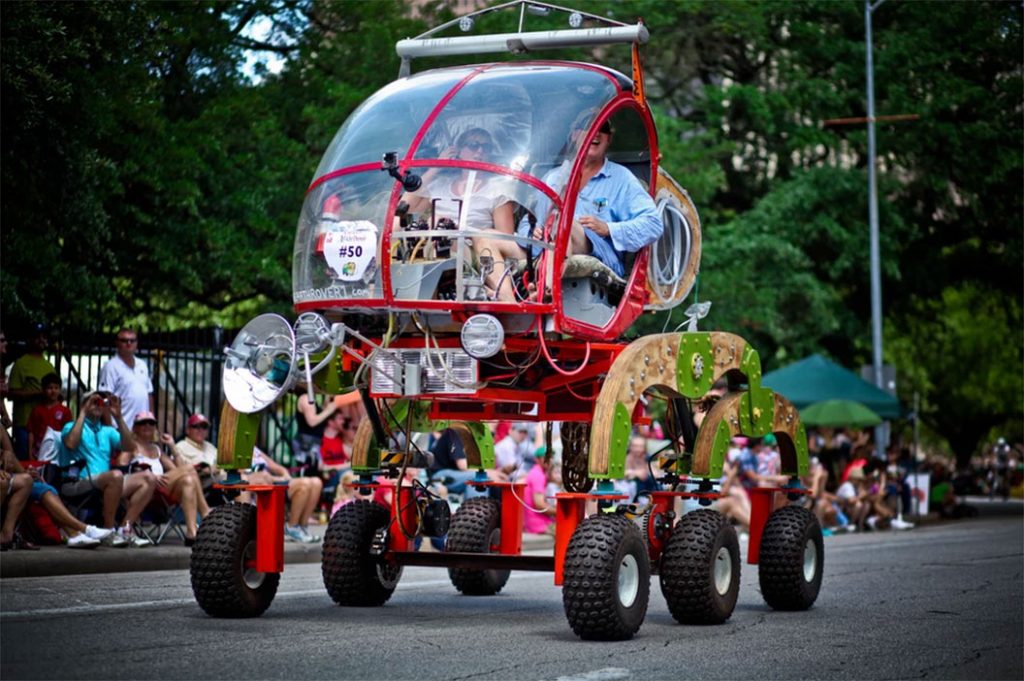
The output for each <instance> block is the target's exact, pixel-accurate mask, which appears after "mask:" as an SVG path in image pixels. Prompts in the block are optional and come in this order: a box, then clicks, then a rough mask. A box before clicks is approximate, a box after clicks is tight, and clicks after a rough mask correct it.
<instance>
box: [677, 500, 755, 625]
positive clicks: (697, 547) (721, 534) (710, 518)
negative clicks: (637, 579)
mask: <svg viewBox="0 0 1024 681" xmlns="http://www.w3.org/2000/svg"><path fill="white" fill-rule="evenodd" d="M660 579H661V593H662V594H663V595H664V596H665V601H666V602H667V603H668V609H669V612H671V613H672V616H673V617H674V618H676V621H677V622H679V623H680V624H721V623H722V622H725V621H726V620H727V619H729V616H730V615H732V611H733V610H734V609H735V608H736V598H737V597H738V596H739V593H740V545H739V541H738V540H737V539H736V530H734V529H733V528H732V525H730V524H729V521H728V520H726V518H725V516H723V515H722V514H721V513H719V512H718V511H712V510H710V509H699V510H696V511H692V512H690V513H687V514H686V515H684V516H683V517H682V518H681V519H680V520H679V522H678V523H677V524H676V526H675V529H674V530H673V531H672V536H671V537H670V538H669V540H668V543H667V544H666V545H665V550H664V552H662V554H661V576H660Z"/></svg>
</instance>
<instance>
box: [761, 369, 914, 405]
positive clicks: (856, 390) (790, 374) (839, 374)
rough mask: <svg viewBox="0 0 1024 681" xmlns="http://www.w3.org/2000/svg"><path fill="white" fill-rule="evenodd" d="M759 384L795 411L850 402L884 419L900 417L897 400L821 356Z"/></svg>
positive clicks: (768, 377) (776, 373)
mask: <svg viewBox="0 0 1024 681" xmlns="http://www.w3.org/2000/svg"><path fill="white" fill-rule="evenodd" d="M761 384H762V385H764V386H766V387H769V388H771V389H772V390H774V391H775V392H777V393H779V394H781V395H782V396H784V397H785V398H786V399H788V400H789V401H790V402H792V403H793V405H794V406H796V408H797V409H803V408H804V407H806V406H808V405H810V404H814V403H815V402H823V401H824V400H851V401H853V402H860V403H861V404H863V405H864V406H865V407H867V408H868V409H870V410H871V411H873V412H875V413H876V414H878V415H879V416H881V417H882V418H883V419H893V418H900V417H902V416H903V406H902V405H901V404H900V401H899V400H898V399H896V398H895V397H893V396H892V395H890V394H889V393H887V392H885V391H884V390H882V389H880V388H876V387H875V386H873V385H871V384H870V383H868V382H867V381H865V380H864V379H863V378H861V377H860V376H858V375H857V374H855V373H853V372H852V371H848V370H846V369H844V368H843V367H841V366H839V365H838V364H836V363H835V362H833V361H831V360H829V359H826V358H824V357H822V356H821V355H811V356H810V357H807V358H804V359H802V360H800V361H799V362H794V363H792V364H790V365H789V366H785V367H783V368H781V369H778V370H776V371H772V372H771V373H767V374H765V375H764V378H763V379H762V380H761Z"/></svg>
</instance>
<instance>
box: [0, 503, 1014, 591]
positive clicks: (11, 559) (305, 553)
mask: <svg viewBox="0 0 1024 681" xmlns="http://www.w3.org/2000/svg"><path fill="white" fill-rule="evenodd" d="M967 502H968V504H969V505H971V506H973V507H975V508H977V509H978V511H979V513H980V514H981V515H982V516H985V515H1005V514H1010V515H1021V514H1022V512H1024V502H1022V501H1021V500H1010V501H1008V502H1002V501H999V500H996V501H992V502H990V501H989V500H988V499H987V498H985V497H969V498H968V499H967ZM934 522H938V520H937V519H936V517H934V516H933V517H926V518H922V519H918V524H919V525H921V524H929V523H934ZM956 522H966V521H956ZM326 530H327V528H326V526H325V525H316V524H314V525H310V526H309V531H310V533H311V534H313V535H314V536H316V537H317V538H322V537H323V534H324V532H326ZM553 546H554V542H553V540H552V539H551V538H550V537H547V536H544V535H530V534H527V535H524V537H523V549H524V550H525V551H531V550H543V549H551V548H552V547H553ZM284 552H285V564H286V565H295V564H301V563H319V562H320V557H321V552H320V544H298V543H294V542H285V545H284ZM191 555H192V554H191V551H190V549H188V548H187V547H185V546H184V545H183V544H182V542H181V540H180V539H179V538H178V537H177V536H176V535H175V534H174V533H173V532H171V533H168V536H167V538H166V539H165V540H164V542H163V543H161V544H160V546H150V547H146V548H138V549H136V548H116V549H115V548H110V547H107V546H100V547H97V548H94V549H69V548H67V547H66V546H43V547H40V550H39V551H6V552H4V553H2V554H0V579H7V578H13V577H45V576H52V575H72V574H97V573H108V572H147V571H151V570H174V569H185V570H187V569H188V567H189V560H190V558H191Z"/></svg>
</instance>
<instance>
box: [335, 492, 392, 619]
mask: <svg viewBox="0 0 1024 681" xmlns="http://www.w3.org/2000/svg"><path fill="white" fill-rule="evenodd" d="M390 520H391V514H390V513H389V512H388V509H387V508H385V507H384V506H382V505H381V504H378V503H375V502H372V501H367V500H366V499H357V500H356V501H352V502H350V503H347V504H345V505H344V506H342V507H341V508H339V509H338V512H337V513H335V514H334V515H333V516H332V517H331V521H330V523H329V524H328V525H327V533H326V534H325V535H324V547H323V558H322V563H321V572H322V573H323V578H324V586H325V587H327V593H328V594H329V595H330V597H331V598H332V599H333V600H334V602H335V603H337V604H338V605H350V606H357V607H375V606H380V605H384V603H386V602H387V600H388V599H389V598H391V594H392V593H394V591H395V587H396V586H398V580H399V579H400V578H401V576H402V567H401V566H400V565H393V564H391V563H388V562H387V561H386V560H384V559H382V558H380V557H379V556H374V555H371V553H370V544H371V543H372V542H373V536H374V534H375V533H376V532H377V530H379V529H380V528H382V527H386V526H387V524H388V523H389V522H390Z"/></svg>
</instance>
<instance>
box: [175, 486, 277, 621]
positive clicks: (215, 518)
mask: <svg viewBox="0 0 1024 681" xmlns="http://www.w3.org/2000/svg"><path fill="white" fill-rule="evenodd" d="M282 541H283V538H282ZM255 559H256V508H255V507H253V506H252V505H250V504H225V505H223V506H218V507H217V508H215V509H213V510H212V511H210V513H209V515H207V516H206V518H205V519H204V520H203V522H202V524H201V525H200V526H199V531H198V532H197V533H196V543H195V546H193V547H192V560H191V564H190V566H189V571H190V574H191V578H192V593H193V594H195V597H196V601H197V602H198V603H199V607H200V608H202V609H203V610H204V611H205V612H206V614H208V615H211V616H213V617H259V616H260V615H262V614H263V612H264V611H265V610H266V609H267V608H268V607H270V603H271V601H273V600H274V595H275V594H276V593H277V584H278V582H280V581H281V574H280V573H278V572H257V571H256V570H255V569H254V568H253V567H252V563H253V561H254V560H255ZM247 565H248V567H247Z"/></svg>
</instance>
